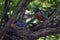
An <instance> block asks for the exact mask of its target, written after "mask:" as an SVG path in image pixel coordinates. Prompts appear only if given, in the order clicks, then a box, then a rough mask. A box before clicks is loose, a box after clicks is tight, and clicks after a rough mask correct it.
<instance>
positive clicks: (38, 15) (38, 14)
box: [33, 8, 46, 21]
mask: <svg viewBox="0 0 60 40" xmlns="http://www.w3.org/2000/svg"><path fill="white" fill-rule="evenodd" d="M33 11H34V17H35V18H36V19H38V20H41V21H45V20H46V17H45V15H44V14H43V12H42V11H41V10H40V9H39V8H35V9H34V10H33Z"/></svg>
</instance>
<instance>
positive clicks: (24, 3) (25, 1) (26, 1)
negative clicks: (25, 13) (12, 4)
mask: <svg viewBox="0 0 60 40" xmlns="http://www.w3.org/2000/svg"><path fill="white" fill-rule="evenodd" d="M31 1H32V0H22V2H21V3H20V4H19V5H18V7H17V8H16V9H15V10H14V12H13V15H12V17H11V19H9V21H8V22H7V24H6V25H5V27H4V29H3V30H2V31H1V32H0V40H2V38H3V37H4V35H5V33H6V32H7V30H8V29H9V27H10V26H11V23H13V22H14V21H15V20H16V17H17V15H18V13H19V12H21V11H22V10H23V9H25V8H26V7H27V5H28V4H29V2H31Z"/></svg>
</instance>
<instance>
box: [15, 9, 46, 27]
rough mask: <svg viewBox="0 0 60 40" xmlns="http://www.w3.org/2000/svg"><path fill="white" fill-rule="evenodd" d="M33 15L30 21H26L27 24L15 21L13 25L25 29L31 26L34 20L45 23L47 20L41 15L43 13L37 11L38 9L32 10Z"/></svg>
mask: <svg viewBox="0 0 60 40" xmlns="http://www.w3.org/2000/svg"><path fill="white" fill-rule="evenodd" d="M33 12H34V14H33V16H32V19H31V20H30V21H28V22H27V23H21V22H20V21H18V20H17V21H16V22H15V24H16V25H17V26H21V27H22V25H24V24H25V25H24V27H26V26H27V25H29V24H31V22H33V21H34V20H35V19H38V20H40V21H45V20H46V19H47V18H46V17H45V15H44V14H43V12H42V11H41V10H40V9H39V8H34V10H33Z"/></svg>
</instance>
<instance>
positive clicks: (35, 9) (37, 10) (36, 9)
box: [33, 8, 41, 13]
mask: <svg viewBox="0 0 60 40" xmlns="http://www.w3.org/2000/svg"><path fill="white" fill-rule="evenodd" d="M40 11H41V10H40V9H39V8H34V10H33V12H34V13H37V12H40Z"/></svg>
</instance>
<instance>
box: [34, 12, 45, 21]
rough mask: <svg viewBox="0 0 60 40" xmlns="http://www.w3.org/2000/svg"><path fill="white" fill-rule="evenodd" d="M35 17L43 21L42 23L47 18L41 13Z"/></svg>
mask: <svg viewBox="0 0 60 40" xmlns="http://www.w3.org/2000/svg"><path fill="white" fill-rule="evenodd" d="M34 16H35V18H36V19H38V20H41V21H43V20H45V18H44V17H43V16H42V15H40V13H36V14H35V15H34Z"/></svg>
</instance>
